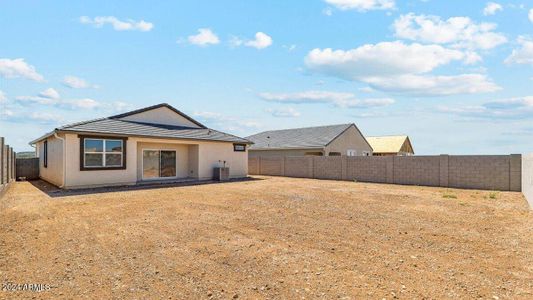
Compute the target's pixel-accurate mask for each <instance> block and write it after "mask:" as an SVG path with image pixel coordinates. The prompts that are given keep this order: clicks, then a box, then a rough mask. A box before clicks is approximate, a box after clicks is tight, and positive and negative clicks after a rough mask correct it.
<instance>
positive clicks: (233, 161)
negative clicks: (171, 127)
mask: <svg viewBox="0 0 533 300" xmlns="http://www.w3.org/2000/svg"><path fill="white" fill-rule="evenodd" d="M65 136H66V141H67V144H66V147H67V153H66V162H67V164H66V185H65V187H66V188H81V187H93V186H107V185H129V184H136V183H137V182H138V181H140V180H141V178H142V177H141V173H140V172H141V171H140V168H141V164H140V156H141V155H142V154H141V153H140V151H142V150H141V149H142V148H144V147H155V148H157V149H159V148H165V149H176V150H177V151H178V153H177V154H178V174H179V176H180V177H181V176H183V177H192V178H197V179H202V180H206V179H211V178H212V177H213V167H215V166H218V165H219V164H220V163H219V160H221V161H224V160H225V161H226V165H227V166H229V168H230V177H232V178H238V177H245V176H247V175H248V153H247V152H235V151H233V143H228V142H211V141H189V140H172V139H151V138H139V137H130V138H128V140H127V142H126V145H127V157H126V169H125V170H94V171H80V145H79V142H80V141H79V138H78V135H77V134H66V135H65ZM185 165H187V167H186V168H185V167H184V166H185ZM191 171H192V173H190V172H191ZM187 174H190V175H189V176H187Z"/></svg>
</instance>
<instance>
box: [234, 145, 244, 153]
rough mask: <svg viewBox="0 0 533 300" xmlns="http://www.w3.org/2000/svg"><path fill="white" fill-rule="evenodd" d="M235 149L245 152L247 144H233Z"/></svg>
mask: <svg viewBox="0 0 533 300" xmlns="http://www.w3.org/2000/svg"><path fill="white" fill-rule="evenodd" d="M233 151H237V152H244V151H246V145H245V144H233Z"/></svg>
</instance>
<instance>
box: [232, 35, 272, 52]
mask: <svg viewBox="0 0 533 300" xmlns="http://www.w3.org/2000/svg"><path fill="white" fill-rule="evenodd" d="M230 45H231V46H233V47H239V46H242V45H244V46H246V47H253V48H256V49H259V50H261V49H264V48H267V47H269V46H270V45H272V37H270V36H269V35H268V34H266V33H263V32H257V33H256V34H255V39H253V40H242V39H241V38H239V37H233V38H232V39H231V40H230Z"/></svg>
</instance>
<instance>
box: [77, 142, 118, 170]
mask: <svg viewBox="0 0 533 300" xmlns="http://www.w3.org/2000/svg"><path fill="white" fill-rule="evenodd" d="M78 137H79V138H80V171H98V170H100V171H101V170H125V169H126V157H127V151H126V150H127V147H126V145H127V142H126V141H127V140H128V138H127V137H117V136H94V135H78ZM86 140H101V141H102V152H94V151H85V141H86ZM106 141H120V142H121V144H122V151H121V152H113V151H106ZM85 154H101V155H102V166H86V165H85ZM106 154H120V155H121V160H120V161H121V165H120V166H116V165H113V166H106Z"/></svg>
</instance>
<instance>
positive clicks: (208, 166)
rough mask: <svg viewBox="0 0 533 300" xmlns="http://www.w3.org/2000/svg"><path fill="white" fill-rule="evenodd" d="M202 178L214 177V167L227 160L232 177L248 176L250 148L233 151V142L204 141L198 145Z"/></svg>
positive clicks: (199, 170) (200, 176)
mask: <svg viewBox="0 0 533 300" xmlns="http://www.w3.org/2000/svg"><path fill="white" fill-rule="evenodd" d="M198 157H199V169H198V173H199V174H198V175H199V178H200V179H208V178H212V177H213V168H214V167H217V166H221V165H222V164H221V163H220V162H219V160H221V161H224V160H225V161H226V166H227V167H229V175H230V177H231V178H239V177H246V176H248V150H246V151H244V152H239V151H233V144H232V143H220V142H204V143H200V144H199V145H198Z"/></svg>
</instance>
